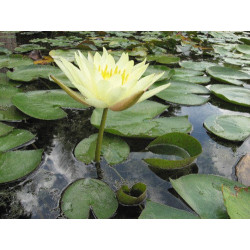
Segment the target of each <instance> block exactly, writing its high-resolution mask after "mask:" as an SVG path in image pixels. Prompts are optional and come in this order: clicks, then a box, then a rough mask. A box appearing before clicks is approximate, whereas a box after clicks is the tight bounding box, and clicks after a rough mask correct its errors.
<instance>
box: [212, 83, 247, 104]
mask: <svg viewBox="0 0 250 250" xmlns="http://www.w3.org/2000/svg"><path fill="white" fill-rule="evenodd" d="M210 91H211V92H212V93H213V94H214V95H216V96H217V97H219V98H220V99H222V100H224V101H226V102H231V103H234V104H237V105H240V106H245V107H250V89H247V88H242V87H234V86H230V85H224V84H216V85H212V86H211V88H210Z"/></svg>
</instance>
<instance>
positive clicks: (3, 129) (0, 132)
mask: <svg viewBox="0 0 250 250" xmlns="http://www.w3.org/2000/svg"><path fill="white" fill-rule="evenodd" d="M13 129H14V128H13V127H11V126H8V125H6V124H4V123H2V122H0V140H1V136H4V135H6V134H8V133H10V132H11V131H12V130H13Z"/></svg>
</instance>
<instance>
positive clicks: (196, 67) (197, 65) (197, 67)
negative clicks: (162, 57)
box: [179, 61, 216, 71]
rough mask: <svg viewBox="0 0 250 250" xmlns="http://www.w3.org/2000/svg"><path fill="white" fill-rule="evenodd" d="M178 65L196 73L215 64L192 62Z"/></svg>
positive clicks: (183, 62)
mask: <svg viewBox="0 0 250 250" xmlns="http://www.w3.org/2000/svg"><path fill="white" fill-rule="evenodd" d="M179 65H180V66H181V67H183V68H185V69H192V70H197V71H205V70H206V68H208V67H211V66H214V65H216V64H215V63H211V62H206V61H202V62H194V61H182V62H180V63H179Z"/></svg>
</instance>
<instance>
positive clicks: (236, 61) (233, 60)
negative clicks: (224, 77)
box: [224, 58, 250, 66]
mask: <svg viewBox="0 0 250 250" xmlns="http://www.w3.org/2000/svg"><path fill="white" fill-rule="evenodd" d="M224 61H225V62H226V63H229V64H232V65H238V66H244V65H249V64H250V60H243V59H237V58H224Z"/></svg>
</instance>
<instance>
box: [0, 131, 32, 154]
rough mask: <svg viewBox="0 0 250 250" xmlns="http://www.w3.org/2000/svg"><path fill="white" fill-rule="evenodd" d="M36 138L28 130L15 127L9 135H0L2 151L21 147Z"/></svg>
mask: <svg viewBox="0 0 250 250" xmlns="http://www.w3.org/2000/svg"><path fill="white" fill-rule="evenodd" d="M34 138H35V135H33V134H32V133H31V132H29V131H28V130H24V129H14V130H13V131H11V132H10V133H8V134H7V135H4V136H1V137H0V151H8V150H10V149H14V148H17V147H20V146H22V145H24V144H26V143H28V142H30V141H31V140H33V139H34Z"/></svg>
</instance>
